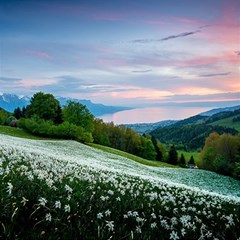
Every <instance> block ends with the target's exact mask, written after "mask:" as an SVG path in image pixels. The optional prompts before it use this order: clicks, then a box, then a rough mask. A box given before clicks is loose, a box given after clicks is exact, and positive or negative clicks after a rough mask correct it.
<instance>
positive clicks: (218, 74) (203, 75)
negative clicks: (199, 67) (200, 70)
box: [199, 72, 231, 77]
mask: <svg viewBox="0 0 240 240" xmlns="http://www.w3.org/2000/svg"><path fill="white" fill-rule="evenodd" d="M230 73H231V72H223V73H207V74H201V75H199V77H218V76H227V75H229V74H230Z"/></svg>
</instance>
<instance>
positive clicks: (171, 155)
mask: <svg viewBox="0 0 240 240" xmlns="http://www.w3.org/2000/svg"><path fill="white" fill-rule="evenodd" d="M177 162H178V153H177V151H176V148H175V146H174V145H172V146H171V147H170V150H169V152H168V163H170V164H174V165H176V164H177Z"/></svg>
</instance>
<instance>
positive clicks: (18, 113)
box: [13, 107, 22, 119]
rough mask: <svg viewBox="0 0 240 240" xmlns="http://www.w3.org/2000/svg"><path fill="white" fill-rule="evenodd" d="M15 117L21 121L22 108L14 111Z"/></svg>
mask: <svg viewBox="0 0 240 240" xmlns="http://www.w3.org/2000/svg"><path fill="white" fill-rule="evenodd" d="M13 116H14V117H15V118H16V119H20V118H21V117H22V111H21V109H20V107H17V108H15V109H14V111H13Z"/></svg>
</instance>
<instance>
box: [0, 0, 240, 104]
mask: <svg viewBox="0 0 240 240" xmlns="http://www.w3.org/2000/svg"><path fill="white" fill-rule="evenodd" d="M239 12H240V1H239V0H201V1H200V0H196V1H195V0H181V1H180V0H161V1H160V0H148V1H146V0H121V1H119V0H111V1H110V0H106V1H105V0H102V1H100V0H95V1H93V0H85V1H83V0H78V1H77V0H75V1H74V0H72V1H71V0H65V1H61V0H58V1H57V0H51V1H50V0H49V1H45V0H41V1H38V0H35V1H34V0H21V1H20V0H0V93H3V92H5V93H6V92H7V93H15V94H18V95H32V94H34V93H35V92H38V91H43V92H46V93H52V94H54V95H56V96H64V97H72V98H79V99H90V100H92V101H93V102H96V103H102V104H105V105H121V106H132V107H133V106H135V107H140V106H144V107H146V106H157V105H164V104H168V105H169V104H171V103H172V104H174V103H184V104H191V105H193V104H194V103H197V104H198V106H199V104H200V105H201V103H202V104H205V103H206V102H210V103H213V102H217V103H221V102H225V103H226V102H229V105H234V104H233V103H237V102H239V103H240V14H239Z"/></svg>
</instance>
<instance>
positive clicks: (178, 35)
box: [131, 30, 201, 43]
mask: <svg viewBox="0 0 240 240" xmlns="http://www.w3.org/2000/svg"><path fill="white" fill-rule="evenodd" d="M199 32H201V30H196V31H192V32H183V33H180V34H177V35H170V36H167V37H164V38H161V39H135V40H133V41H131V42H133V43H151V42H162V41H168V40H171V39H175V38H180V37H187V36H190V35H193V34H196V33H199Z"/></svg>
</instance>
